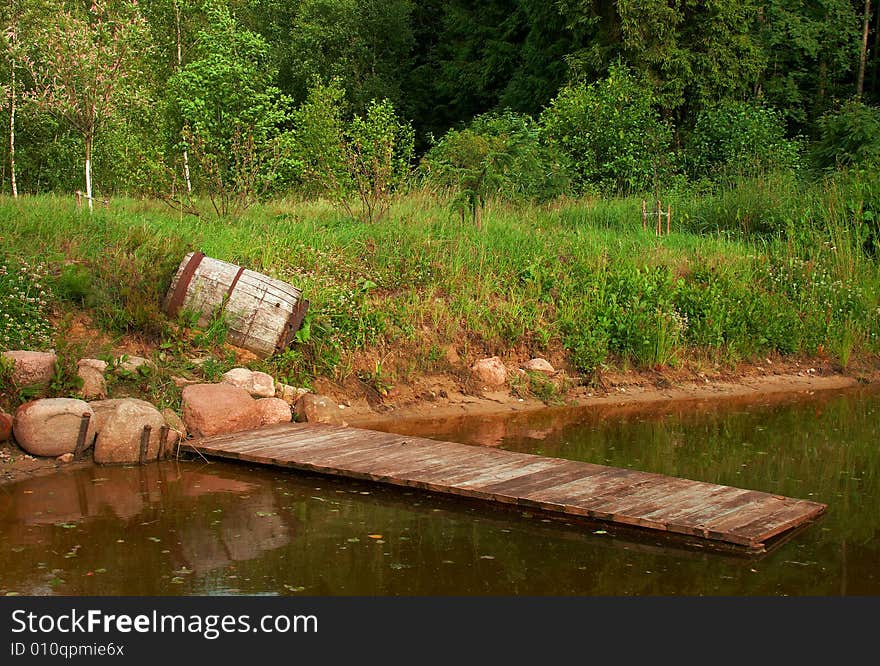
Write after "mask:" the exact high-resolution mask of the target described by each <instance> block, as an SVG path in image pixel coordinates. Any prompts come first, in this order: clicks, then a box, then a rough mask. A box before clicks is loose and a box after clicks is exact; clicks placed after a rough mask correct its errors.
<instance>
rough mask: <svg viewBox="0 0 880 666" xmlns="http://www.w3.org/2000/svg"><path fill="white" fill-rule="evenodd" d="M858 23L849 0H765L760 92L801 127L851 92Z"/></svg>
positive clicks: (761, 23)
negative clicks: (818, 0)
mask: <svg viewBox="0 0 880 666" xmlns="http://www.w3.org/2000/svg"><path fill="white" fill-rule="evenodd" d="M859 27H860V20H859V16H858V14H857V12H856V9H855V7H854V5H853V4H852V2H850V0H821V2H812V1H807V0H769V1H768V2H766V3H765V4H764V6H763V9H762V12H761V14H760V26H759V33H758V37H759V39H760V41H761V44H762V47H763V49H764V52H765V54H766V55H765V57H766V61H767V66H766V68H765V69H764V71H763V72H762V75H761V77H760V79H759V81H758V91H759V93H760V95H762V96H763V97H764V98H766V99H767V101H768V102H769V103H770V104H772V105H773V106H775V107H776V108H778V109H780V110H782V111H783V113H784V114H785V115H786V117H787V119H788V120H789V122H790V124H792V125H794V126H796V127H799V128H802V129H805V128H806V127H807V125H808V124H809V121H811V120H814V119H816V118H817V117H818V116H819V115H821V114H822V113H824V111H826V110H827V109H829V108H831V107H832V106H833V104H834V100H835V98H840V97H842V96H849V94H850V93H851V91H852V89H853V86H852V84H851V83H850V77H851V75H852V71H853V66H854V65H855V63H856V62H857V59H858V52H859V37H860V35H859Z"/></svg>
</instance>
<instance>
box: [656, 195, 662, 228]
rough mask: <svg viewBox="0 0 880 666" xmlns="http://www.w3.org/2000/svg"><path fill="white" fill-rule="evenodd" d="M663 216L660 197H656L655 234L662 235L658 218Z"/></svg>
mask: <svg viewBox="0 0 880 666" xmlns="http://www.w3.org/2000/svg"><path fill="white" fill-rule="evenodd" d="M662 217H663V205H662V204H661V203H660V199H657V235H658V236H662V235H663V226H662V223H661V221H660V219H661V218H662Z"/></svg>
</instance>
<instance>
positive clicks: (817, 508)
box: [182, 423, 826, 552]
mask: <svg viewBox="0 0 880 666" xmlns="http://www.w3.org/2000/svg"><path fill="white" fill-rule="evenodd" d="M182 448H183V449H189V450H192V451H195V452H197V453H200V454H202V455H204V456H211V457H216V458H224V459H231V460H241V461H245V462H251V463H258V464H263V465H272V466H276V467H285V468H291V469H297V470H303V471H308V472H317V473H320V474H329V475H333V476H342V477H348V478H354V479H362V480H369V481H376V482H380V483H388V484H392V485H396V486H405V487H411V488H420V489H423V490H428V491H431V492H436V493H445V494H448V495H457V496H461V497H467V498H473V499H480V500H486V501H491V502H501V503H505V504H514V505H518V506H522V507H528V508H530V509H538V510H541V511H546V512H549V513H552V514H557V515H567V516H578V517H582V518H588V519H592V520H601V521H610V522H613V523H620V524H624V525H629V526H636V527H642V528H647V529H652V530H662V531H664V532H669V533H677V534H682V535H688V536H691V537H699V538H701V539H707V540H709V541H713V542H722V543H724V544H732V545H734V546H735V547H739V548H743V549H746V550H748V551H753V552H760V551H762V550H764V547H765V544H766V543H767V542H768V540H770V539H773V538H774V537H777V536H779V535H781V534H783V533H785V532H788V531H790V530H792V529H794V528H796V527H799V526H801V525H803V524H805V523H807V522H809V521H810V520H813V519H814V518H816V517H817V516H819V515H820V514H822V513H823V512H824V511H825V509H826V506H825V505H824V504H820V503H818V502H811V501H806V500H799V499H792V498H789V497H783V496H781V495H773V494H770V493H764V492H759V491H755V490H744V489H741V488H734V487H731V486H723V485H718V484H714V483H704V482H701V481H691V480H688V479H680V478H676V477H671V476H665V475H663V474H652V473H648V472H639V471H636V470H631V469H621V468H617V467H607V466H604V465H594V464H592V463H586V462H578V461H573V460H564V459H561V458H547V457H543V456H537V455H532V454H528V453H516V452H513V451H504V450H501V449H492V448H487V447H482V446H473V445H467V444H455V443H452V442H441V441H435V440H431V439H426V438H422V437H407V436H402V435H396V434H392V433H385V432H377V431H373V430H362V429H358V428H349V427H343V426H332V425H317V424H308V423H285V424H282V425H277V426H270V427H266V428H261V429H259V430H251V431H248V432H239V433H233V434H228V435H217V436H214V437H206V438H203V439H198V440H192V441H188V442H186V443H185V444H184V445H183V446H182Z"/></svg>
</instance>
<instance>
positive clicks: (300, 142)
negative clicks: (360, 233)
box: [288, 80, 413, 222]
mask: <svg viewBox="0 0 880 666" xmlns="http://www.w3.org/2000/svg"><path fill="white" fill-rule="evenodd" d="M343 104H344V92H343V90H342V87H341V84H340V82H339V81H338V80H334V81H331V82H330V83H328V84H323V83H320V82H316V83H315V85H314V86H313V87H312V89H311V90H310V92H309V96H308V98H307V99H306V101H305V102H303V104H302V105H300V107H299V108H298V109H297V110H296V111H295V112H294V114H293V130H292V131H291V133H290V134H289V137H288V140H289V141H290V146H291V148H290V157H291V163H292V164H293V165H294V166H293V169H294V171H295V172H296V174H297V177H298V179H299V182H300V183H302V185H303V187H304V188H305V189H306V191H308V192H311V193H314V194H322V195H324V196H327V197H329V198H330V199H331V200H333V201H335V202H336V203H338V204H340V205H341V206H342V207H343V208H344V209H345V210H346V212H347V213H348V215H349V216H350V217H352V218H359V219H361V220H363V221H366V222H378V221H379V220H381V219H382V218H383V217H384V216H385V215H386V214H387V212H388V209H389V206H390V204H391V196H392V194H393V193H394V192H396V191H397V190H399V189H400V188H401V187H402V186H403V185H404V184H405V183H406V181H407V179H408V177H409V175H410V163H411V161H412V156H413V130H412V127H411V126H410V125H409V123H407V122H406V121H404V120H401V119H400V118H399V116H398V115H397V113H396V112H395V110H394V107H393V106H392V104H391V102H389V101H388V100H382V101H380V102H377V101H373V102H371V103H370V104H369V106H368V108H367V111H366V113H364V114H363V115H359V114H355V115H354V117H353V118H352V119H351V120H350V121H348V122H346V121H345V119H344V117H343ZM355 198H356V199H357V200H358V201H359V203H360V208H359V209H356V208H355V207H354V205H353V203H352V200H353V199H355Z"/></svg>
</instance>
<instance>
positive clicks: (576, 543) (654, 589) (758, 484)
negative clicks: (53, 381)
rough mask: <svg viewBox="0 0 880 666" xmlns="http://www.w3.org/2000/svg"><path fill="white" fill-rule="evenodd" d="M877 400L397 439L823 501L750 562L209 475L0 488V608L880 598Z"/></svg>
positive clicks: (633, 536) (363, 489)
mask: <svg viewBox="0 0 880 666" xmlns="http://www.w3.org/2000/svg"><path fill="white" fill-rule="evenodd" d="M878 415H880V396H878V394H877V393H867V392H856V393H849V394H846V395H835V396H830V395H826V396H819V397H814V398H813V399H810V400H807V401H800V402H794V403H792V402H790V401H789V402H774V403H772V404H769V403H768V404H763V405H762V404H748V405H746V404H733V405H728V406H726V407H719V406H711V407H708V406H707V407H705V408H703V409H700V410H693V409H688V408H682V406H681V405H677V406H671V405H670V406H667V408H665V409H662V410H653V411H650V412H646V411H644V410H630V411H626V412H617V413H613V410H606V411H601V410H593V411H587V412H584V411H581V412H579V413H578V412H567V411H555V412H548V413H546V414H539V415H533V416H531V417H528V418H523V417H521V416H516V417H514V418H510V419H505V420H498V419H496V420H493V421H490V422H487V421H486V420H485V419H478V420H474V421H458V422H452V423H448V424H444V423H436V424H430V423H429V424H422V425H421V426H419V427H418V428H416V427H413V426H412V425H411V424H410V425H407V426H405V428H401V430H404V429H406V430H407V431H408V432H413V431H416V432H418V433H419V434H425V432H426V431H425V430H423V429H419V428H430V432H431V433H432V434H433V435H434V436H435V437H438V438H444V439H456V440H459V441H467V442H471V443H474V442H479V441H482V442H484V443H491V444H492V445H498V446H502V447H504V448H510V449H516V450H521V451H530V452H537V453H543V454H545V455H556V456H561V457H567V458H573V459H579V460H588V461H592V462H600V463H604V464H611V465H615V466H620V467H635V468H638V469H644V470H647V471H655V472H661V473H667V474H674V475H677V476H685V477H689V478H696V479H701V480H706V481H713V482H718V483H728V484H732V485H737V486H741V487H751V488H756V489H760V490H764V491H768V492H780V493H783V494H786V495H791V496H794V497H804V498H811V499H816V500H818V501H823V502H826V503H828V505H829V510H828V514H827V515H826V516H825V517H824V518H823V519H822V520H821V521H819V522H818V523H816V524H813V525H811V526H809V527H808V528H807V529H805V530H802V531H801V532H799V533H797V534H795V535H793V536H791V537H790V538H789V539H788V540H787V541H786V542H785V543H782V544H780V545H779V547H778V548H777V549H776V550H775V551H773V552H772V553H770V554H768V555H766V556H764V557H762V558H757V559H754V558H743V557H734V556H729V555H725V554H722V553H718V552H715V551H714V550H713V551H711V552H706V551H704V550H699V549H697V548H695V547H694V545H693V544H690V545H688V544H686V543H685V542H682V541H681V540H680V539H678V538H675V537H669V538H662V535H657V534H650V535H646V534H645V533H644V532H641V531H637V530H624V529H621V528H614V527H610V526H608V525H604V526H603V525H601V524H592V525H590V524H575V523H572V522H565V521H556V520H554V521H550V520H549V519H547V518H546V517H545V516H542V515H538V514H535V515H532V514H529V513H520V512H518V511H516V510H514V509H511V508H492V507H490V506H487V505H485V504H481V503H467V502H463V501H460V500H456V499H446V498H442V497H438V496H433V495H429V494H426V493H421V492H418V491H412V492H410V491H403V490H400V489H393V488H384V487H382V486H377V485H371V484H367V483H355V482H348V481H338V480H333V479H327V478H321V477H316V476H307V475H300V474H293V473H284V472H281V471H277V470H272V469H268V468H249V467H245V466H234V465H227V464H222V463H213V464H210V465H208V464H205V463H204V462H202V461H198V462H168V463H162V464H153V465H148V466H145V467H129V468H125V467H105V468H88V469H80V470H76V471H68V472H64V473H59V474H55V475H52V476H44V477H39V478H34V479H29V480H25V481H21V482H18V483H15V484H9V485H5V486H0V534H2V541H0V593H6V592H18V593H21V594H36V595H44V594H70V595H90V594H106V595H120V594H131V595H134V594H137V595H151V594H214V593H246V594H266V593H268V594H297V593H302V594H316V595H331V594H387V595H391V594H434V595H437V594H561V595H566V594H590V595H597V594H598V595H603V594H615V595H618V594H639V595H641V594H733V595H746V594H878V593H880V581H878V578H877V575H876V573H875V566H876V562H877V561H878V557H880V482H878V477H880V474H878V473H880V452H878V447H877V445H876V443H877V441H880V419H878Z"/></svg>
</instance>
